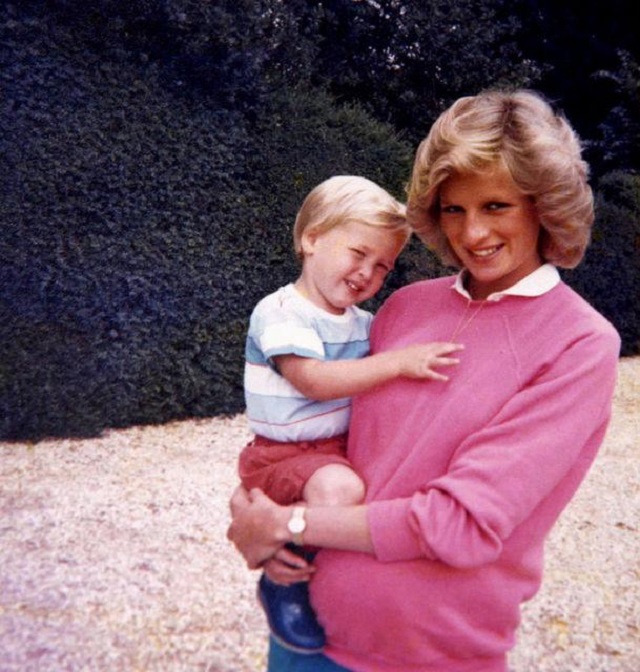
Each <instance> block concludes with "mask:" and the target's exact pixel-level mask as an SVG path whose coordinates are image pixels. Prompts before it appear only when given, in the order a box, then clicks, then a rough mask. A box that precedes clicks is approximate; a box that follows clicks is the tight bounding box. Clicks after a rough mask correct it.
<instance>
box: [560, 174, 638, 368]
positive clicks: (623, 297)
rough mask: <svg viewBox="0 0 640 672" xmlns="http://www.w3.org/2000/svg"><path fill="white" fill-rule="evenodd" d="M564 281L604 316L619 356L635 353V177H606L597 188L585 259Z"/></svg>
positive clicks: (636, 346) (636, 343)
mask: <svg viewBox="0 0 640 672" xmlns="http://www.w3.org/2000/svg"><path fill="white" fill-rule="evenodd" d="M565 275H566V279H567V282H569V284H571V285H572V286H573V287H575V289H576V290H577V291H578V292H579V293H580V294H582V295H583V296H584V297H585V298H586V299H587V300H588V301H590V302H591V303H592V304H593V305H594V306H595V307H596V308H597V310H599V311H600V312H601V313H602V314H603V315H605V317H607V318H609V320H611V321H612V322H613V323H614V324H615V325H616V327H617V329H618V331H619V332H620V335H621V336H622V354H623V355H637V354H639V353H640V301H639V298H640V176H638V175H631V174H629V173H624V172H621V171H616V172H612V173H609V174H607V175H605V176H604V177H603V178H602V179H601V180H600V181H599V183H598V188H597V192H596V224H595V226H594V232H593V238H592V243H591V245H590V247H589V248H588V250H587V254H586V256H585V259H584V261H583V262H582V263H581V264H580V266H578V267H577V268H576V269H575V270H573V271H570V272H567V273H565Z"/></svg>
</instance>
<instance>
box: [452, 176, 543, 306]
mask: <svg viewBox="0 0 640 672" xmlns="http://www.w3.org/2000/svg"><path fill="white" fill-rule="evenodd" d="M440 226H441V227H442V231H443V233H444V234H445V236H446V237H447V240H448V241H449V244H450V245H451V247H452V248H453V251H454V252H455V253H456V255H457V256H458V258H459V259H460V261H461V262H462V264H463V266H464V267H465V268H466V269H467V270H468V271H469V274H470V277H469V286H468V290H469V292H470V294H471V296H472V297H473V298H474V299H486V298H487V296H489V294H492V293H494V292H499V291H503V290H505V289H508V288H509V287H511V286H512V285H514V284H515V283H516V282H518V280H521V279H522V278H524V277H526V276H527V275H529V274H530V273H531V272H533V271H535V269H536V268H538V267H539V266H541V265H542V260H541V258H540V255H539V254H538V238H539V236H540V223H539V221H538V217H537V214H536V210H535V207H534V204H533V201H532V199H531V198H530V197H529V196H527V195H525V194H523V193H522V191H520V189H519V188H518V187H517V186H516V184H515V182H514V181H513V179H512V178H511V175H510V174H509V172H508V170H507V169H506V168H504V167H503V166H501V165H498V166H495V167H494V168H492V169H489V170H487V171H484V172H481V173H468V174H462V175H453V176H451V177H449V178H448V179H447V180H445V182H443V183H442V186H441V187H440Z"/></svg>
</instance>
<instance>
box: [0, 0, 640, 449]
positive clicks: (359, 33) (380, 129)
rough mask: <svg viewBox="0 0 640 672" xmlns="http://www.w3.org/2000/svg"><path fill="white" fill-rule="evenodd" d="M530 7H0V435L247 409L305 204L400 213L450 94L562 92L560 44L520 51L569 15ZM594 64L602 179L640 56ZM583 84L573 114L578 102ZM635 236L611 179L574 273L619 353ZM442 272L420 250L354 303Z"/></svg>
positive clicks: (620, 150) (630, 139) (633, 340)
mask: <svg viewBox="0 0 640 672" xmlns="http://www.w3.org/2000/svg"><path fill="white" fill-rule="evenodd" d="M547 5H549V6H547ZM537 6H538V3H529V2H528V1H527V0H518V1H517V2H516V3H506V2H502V1H501V2H491V1H490V0H469V2H461V3H453V4H451V3H450V2H445V1H444V0H443V1H440V0H437V1H435V2H430V3H426V4H425V3H422V2H418V0H407V1H406V2H401V1H399V0H380V2H376V3H371V2H353V1H352V0H329V1H325V0H323V2H319V0H318V1H316V0H314V1H313V2H307V1H305V0H288V1H287V2H281V1H279V0H278V1H276V2H273V1H272V0H258V1H257V2H256V1H253V2H252V1H250V0H234V2H231V0H223V1H221V2H215V3H212V2H204V1H203V0H127V1H126V2H125V0H97V1H96V2H92V3H87V2H82V1H81V0H25V2H24V3H19V4H18V3H5V4H4V5H2V6H0V42H1V43H2V49H1V50H0V86H1V87H2V91H3V99H2V106H0V162H1V165H0V170H2V175H3V183H2V194H1V195H2V198H1V199H0V258H1V259H2V264H0V436H1V437H2V438H5V439H27V438H28V439H37V438H41V437H45V436H69V435H83V436H85V435H94V434H98V433H100V432H101V431H102V430H103V429H104V428H105V427H119V426H127V425H131V424H138V423H156V422H164V421H167V420H171V419H175V418H185V417H194V416H209V415H215V414H225V413H235V412H238V411H240V410H242V409H243V407H244V400H243V395H242V368H243V348H244V335H245V329H246V324H247V318H248V316H249V313H250V311H251V309H252V307H253V305H254V304H255V302H256V301H257V300H258V299H259V298H260V297H262V296H263V295H264V294H266V293H267V292H269V291H272V290H273V289H275V288H276V287H278V286H280V285H282V284H284V283H286V282H288V281H290V280H292V279H293V278H295V276H296V274H297V272H298V265H297V262H296V260H295V259H294V256H293V252H292V245H291V227H292V224H293V221H294V217H295V213H296V211H297V209H298V207H299V205H300V203H301V201H302V199H303V198H304V196H305V195H306V194H307V192H308V191H309V190H310V189H311V188H312V187H313V186H315V185H316V184H317V183H318V182H320V181H321V180H323V179H325V178H327V177H329V176H330V175H333V174H339V173H343V174H344V173H355V174H361V175H364V176H366V177H369V178H370V179H373V180H375V181H377V182H379V183H380V184H381V185H382V186H384V187H386V188H387V189H389V190H390V191H391V192H392V193H394V194H395V195H397V196H398V197H402V196H403V193H404V182H405V181H406V179H407V177H408V175H409V170H410V164H411V157H412V151H413V146H415V142H416V141H417V140H418V139H420V137H421V136H422V135H423V134H424V132H425V131H426V129H427V127H428V126H429V124H430V122H431V121H432V119H433V117H434V116H435V114H436V113H437V112H438V111H439V110H440V109H441V108H442V106H443V105H444V104H446V103H448V102H449V101H450V100H451V99H452V98H454V97H457V96H458V95H460V94H466V93H472V92H475V91H476V90H478V89H479V88H482V87H484V86H487V85H489V84H495V83H497V82H507V83H510V84H532V83H535V82H536V81H540V77H541V76H543V75H544V77H545V78H546V79H545V80H544V81H546V82H549V83H550V86H551V84H553V86H555V87H556V88H555V89H553V87H552V88H551V89H550V90H552V92H553V91H556V90H558V87H557V82H558V81H561V80H562V77H563V76H564V75H562V74H561V73H566V72H567V70H566V68H565V67H564V65H563V64H562V63H559V61H558V62H556V63H551V60H552V59H551V58H550V56H551V55H552V54H553V53H554V52H553V49H552V48H551V47H554V48H555V47H557V46H558V45H559V44H560V42H561V41H562V36H563V35H564V33H563V32H562V30H560V29H559V28H558V29H557V31H556V32H555V33H552V31H550V30H549V31H548V34H552V35H553V41H552V44H551V46H550V45H549V44H548V43H545V49H541V50H540V51H538V52H535V53H537V54H539V55H540V56H539V58H537V57H536V58H531V57H530V56H531V54H532V53H534V50H533V47H532V46H531V44H528V43H527V40H526V39H525V38H526V36H527V35H529V34H532V33H531V31H532V30H533V28H532V26H534V25H535V26H537V27H538V28H540V27H545V28H549V26H548V24H547V22H548V21H549V20H550V18H549V17H556V16H558V14H556V13H555V12H561V8H556V7H555V5H553V3H542V4H540V7H541V9H540V11H539V12H538V10H537V9H536V7H537ZM543 9H544V11H542V10H543ZM565 9H566V8H565ZM565 9H562V11H565ZM516 10H517V11H516ZM571 11H573V10H571ZM533 16H539V17H540V21H541V23H536V22H535V21H530V19H531V18H532V17H533ZM598 16H599V17H600V20H602V21H605V20H606V17H603V16H600V14H599V15H598ZM587 28H588V29H589V31H591V29H592V28H593V23H592V22H589V21H587V22H586V24H585V31H586V30H587ZM625 34H626V33H625ZM536 35H537V33H536ZM589 35H592V33H591V32H590V33H589ZM536 39H537V37H536ZM572 39H573V38H572ZM576 39H578V38H576ZM580 39H583V40H586V41H587V42H588V41H589V40H590V39H592V37H588V36H587V33H585V34H584V35H582V36H581V37H580ZM605 46H606V47H607V49H603V50H601V52H600V53H604V52H606V53H607V54H608V53H609V51H608V49H609V46H610V45H608V44H607V45H605ZM627 46H628V45H627ZM574 53H575V52H573V53H572V57H573V55H574ZM527 54H529V57H528V56H527ZM589 62H590V63H591V66H592V70H591V72H590V73H589V74H590V75H591V74H593V68H595V66H596V64H598V67H599V70H598V78H599V80H598V81H602V82H606V86H607V87H608V89H607V91H608V92H609V93H611V92H613V93H615V96H616V97H613V98H612V97H611V96H609V97H608V98H606V100H604V101H600V100H599V101H598V106H597V107H598V110H600V111H601V112H602V114H600V116H599V117H598V123H599V124H600V125H599V126H598V131H597V134H596V133H594V134H593V135H592V136H591V137H589V138H587V140H588V141H589V145H588V146H589V147H590V148H592V149H593V151H594V152H596V153H598V152H599V156H602V157H604V160H603V162H602V165H604V166H606V167H607V168H609V169H610V170H611V169H613V168H617V167H620V166H622V167H624V168H627V169H633V168H634V167H637V133H638V124H637V122H638V119H637V112H634V109H635V108H634V101H637V91H638V71H637V57H636V55H635V52H634V51H633V49H632V48H631V47H629V48H628V49H627V51H626V52H624V53H622V52H621V55H620V56H619V60H617V61H615V62H614V61H610V60H606V62H605V61H604V60H603V61H599V60H598V59H597V58H596V57H595V56H594V57H592V55H591V54H590V56H589ZM591 66H590V67H591ZM552 75H554V76H555V75H558V77H559V79H554V78H553V77H552ZM581 81H582V82H583V83H582V86H583V90H581V95H582V96H583V97H581V96H579V95H577V94H574V99H573V100H576V101H582V102H584V100H585V98H588V95H587V94H588V93H589V92H588V91H587V94H584V90H586V89H585V84H584V78H583V80H581ZM570 84H571V87H569V89H570V90H574V89H575V88H576V87H578V86H579V84H578V83H576V81H574V80H571V82H570ZM587 88H588V87H587ZM559 97H561V96H559ZM581 104H582V103H581ZM583 107H585V109H586V108H587V105H586V104H585V105H583ZM567 111H568V113H569V116H570V118H571V119H572V120H573V118H574V114H573V112H574V110H573V109H568V110H567ZM578 111H580V105H578ZM578 116H579V115H578ZM390 121H391V122H393V126H392V125H390V124H389V122H390ZM589 121H590V122H591V121H593V120H589ZM585 127H586V128H591V129H593V128H594V125H593V123H590V124H587V126H585ZM607 152H608V153H607ZM638 238H639V233H638V181H637V177H634V176H633V175H632V174H631V173H628V172H627V173H620V172H611V173H610V174H609V175H607V176H606V177H605V178H603V179H601V180H600V181H599V184H598V222H597V227H596V229H595V232H594V243H593V245H592V247H591V248H590V250H589V252H588V254H587V258H586V260H585V263H584V265H583V266H581V267H579V268H578V269H577V270H576V271H574V272H572V273H569V274H567V277H568V278H569V281H570V282H571V283H572V284H574V286H576V288H577V289H578V290H579V291H581V293H583V294H584V295H585V296H587V298H588V299H589V300H590V301H592V303H594V305H596V307H598V308H599V309H600V310H601V311H602V312H603V313H604V314H605V315H607V316H608V317H609V318H610V319H611V320H612V321H613V322H614V323H615V324H616V326H618V328H619V330H620V331H621V333H622V336H623V339H624V348H625V350H624V352H625V353H627V354H630V353H636V352H638V333H639V331H640V325H639V320H638V312H637V311H638V307H637V299H636V297H637V295H638V272H639V271H638V258H639V255H638ZM443 272H444V269H443V268H442V267H441V266H440V265H439V264H438V262H437V261H436V260H435V259H434V258H433V257H432V256H431V255H430V254H429V253H427V252H426V251H425V250H424V249H423V248H422V246H421V245H420V244H418V243H417V242H415V241H414V242H412V244H411V245H410V246H409V247H408V249H407V250H406V251H405V252H404V253H403V255H402V257H401V258H400V260H399V261H398V264H397V269H396V271H395V272H394V274H393V275H392V277H390V278H389V281H388V283H387V288H386V290H385V292H383V294H382V295H381V297H379V298H378V299H377V300H376V301H372V302H371V303H370V305H369V306H368V307H369V308H371V309H374V310H375V309H376V308H377V306H378V305H379V303H380V300H381V299H382V298H384V297H385V296H386V295H388V293H389V292H390V291H392V290H393V289H394V288H396V287H398V286H400V285H402V284H405V283H406V282H410V281H413V280H416V279H418V278H420V277H433V276H435V275H439V274H441V273H443Z"/></svg>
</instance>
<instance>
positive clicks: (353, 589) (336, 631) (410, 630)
mask: <svg viewBox="0 0 640 672" xmlns="http://www.w3.org/2000/svg"><path fill="white" fill-rule="evenodd" d="M551 270H552V271H553V269H551ZM452 283H453V281H452V278H441V279H438V280H431V281H425V282H420V283H416V284H414V285H411V286H408V287H405V288H403V289H401V290H399V291H397V292H396V293H395V294H394V295H393V296H392V297H391V298H390V299H389V300H388V301H387V302H386V304H385V305H384V306H383V308H382V309H381V310H380V312H379V313H378V315H377V316H376V319H375V320H374V325H373V329H372V334H371V347H372V352H378V351H381V350H388V349H393V348H398V347H402V346H405V345H408V344H410V343H418V342H427V341H448V340H450V339H451V337H452V335H453V334H454V332H456V330H460V328H461V329H462V330H461V331H459V335H458V336H457V337H456V340H457V341H458V342H462V343H464V344H465V350H464V351H462V352H461V353H460V359H461V363H460V364H459V365H458V366H457V367H455V368H449V369H447V373H448V374H449V375H450V380H449V381H448V382H446V383H442V382H425V381H415V380H408V379H402V380H397V381H394V382H391V383H389V384H387V385H385V386H383V387H380V388H378V389H377V390H375V391H372V392H370V393H367V394H364V395H361V396H360V397H358V398H356V399H355V401H354V406H353V416H352V423H351V430H350V431H351V433H350V444H349V455H350V458H351V460H352V462H353V464H354V466H355V468H356V470H357V471H358V473H359V474H361V475H362V476H363V478H364V479H365V481H366V484H367V492H368V494H367V502H368V504H369V509H368V511H369V514H368V516H369V524H370V528H371V533H372V537H373V543H374V547H375V557H373V556H369V555H366V554H358V553H348V552H338V551H329V550H324V551H322V552H321V553H320V554H319V555H318V558H317V561H316V562H317V567H318V570H317V573H316V574H315V576H314V579H313V581H312V583H311V590H312V598H313V604H314V606H315V608H316V610H317V612H318V615H319V619H320V622H321V623H322V624H323V626H324V627H325V629H326V633H327V636H328V642H329V644H328V647H327V650H326V652H327V654H328V655H329V657H331V658H332V659H334V660H335V661H336V662H338V663H340V664H341V665H344V666H345V667H347V668H348V669H350V670H354V671H357V672H374V671H375V672H414V671H415V672H417V671H418V670H419V671H420V672H494V671H495V672H504V671H505V670H506V669H507V668H506V654H507V652H508V650H509V649H510V648H511V647H512V646H513V644H514V638H515V631H516V628H517V626H518V623H519V618H520V616H519V607H520V604H521V603H522V602H523V601H525V600H528V599H530V598H531V597H532V596H533V595H534V594H535V593H536V591H537V590H538V588H539V586H540V582H541V576H542V569H543V543H544V540H545V537H546V536H547V534H548V533H549V530H550V529H551V527H552V525H553V524H554V522H555V521H556V520H557V518H558V516H559V515H560V513H561V511H562V510H563V508H564V507H565V506H566V504H567V503H568V502H569V500H570V499H571V497H572V496H573V494H574V493H575V491H576V489H577V487H578V485H579V484H580V482H581V481H582V480H583V478H584V476H585V474H586V472H587V470H588V469H589V466H590V465H591V463H592V461H593V459H594V458H595V455H596V452H597V450H598V448H599V446H600V444H601V443H602V440H603V437H604V433H605V429H606V427H607V424H608V421H609V418H610V412H611V400H612V396H613V390H614V384H615V376H616V368H617V361H618V355H619V346H620V342H619V337H618V334H617V333H616V331H615V329H614V328H613V327H612V325H611V324H610V323H609V322H607V321H606V320H605V319H604V318H603V317H602V316H601V315H600V314H599V313H597V312H596V311H595V310H594V309H593V308H591V307H590V306H589V305H588V304H587V303H586V302H585V301H584V300H583V299H581V298H580V297H579V296H578V295H577V294H576V293H575V292H573V291H572V290H571V289H570V288H569V287H567V286H566V285H565V284H563V283H559V284H556V285H555V286H554V287H553V288H552V289H550V290H549V291H546V293H543V294H542V295H540V296H534V297H531V296H505V297H503V298H502V299H501V300H499V301H485V302H484V304H483V306H482V308H481V309H480V311H479V312H475V311H476V309H477V307H479V306H480V302H473V301H471V302H470V301H469V300H468V299H466V298H465V297H464V296H462V295H461V294H460V293H458V292H457V291H455V290H454V289H453V288H452Z"/></svg>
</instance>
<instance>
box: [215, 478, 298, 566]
mask: <svg viewBox="0 0 640 672" xmlns="http://www.w3.org/2000/svg"><path fill="white" fill-rule="evenodd" d="M229 506H230V508H231V517H232V520H231V525H229V529H228V530H227V538H228V539H229V540H230V541H232V542H233V544H234V545H235V547H236V548H237V549H238V551H239V552H240V553H241V554H242V555H243V556H244V559H245V560H246V562H247V565H248V566H249V569H258V568H259V567H261V566H262V564H263V563H264V562H265V561H266V560H268V559H269V558H271V557H272V556H273V555H275V553H276V552H277V551H278V550H279V549H280V548H281V547H282V546H283V545H284V544H285V543H286V542H287V541H288V532H287V520H288V519H289V512H288V509H287V507H284V506H279V505H278V504H276V503H275V502H274V501H273V500H271V499H269V497H267V495H265V494H264V492H262V490H259V489H257V488H256V489H253V490H251V491H250V492H247V491H246V490H245V489H244V488H243V487H238V488H236V490H235V492H234V493H233V495H232V496H231V501H230V502H229Z"/></svg>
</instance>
